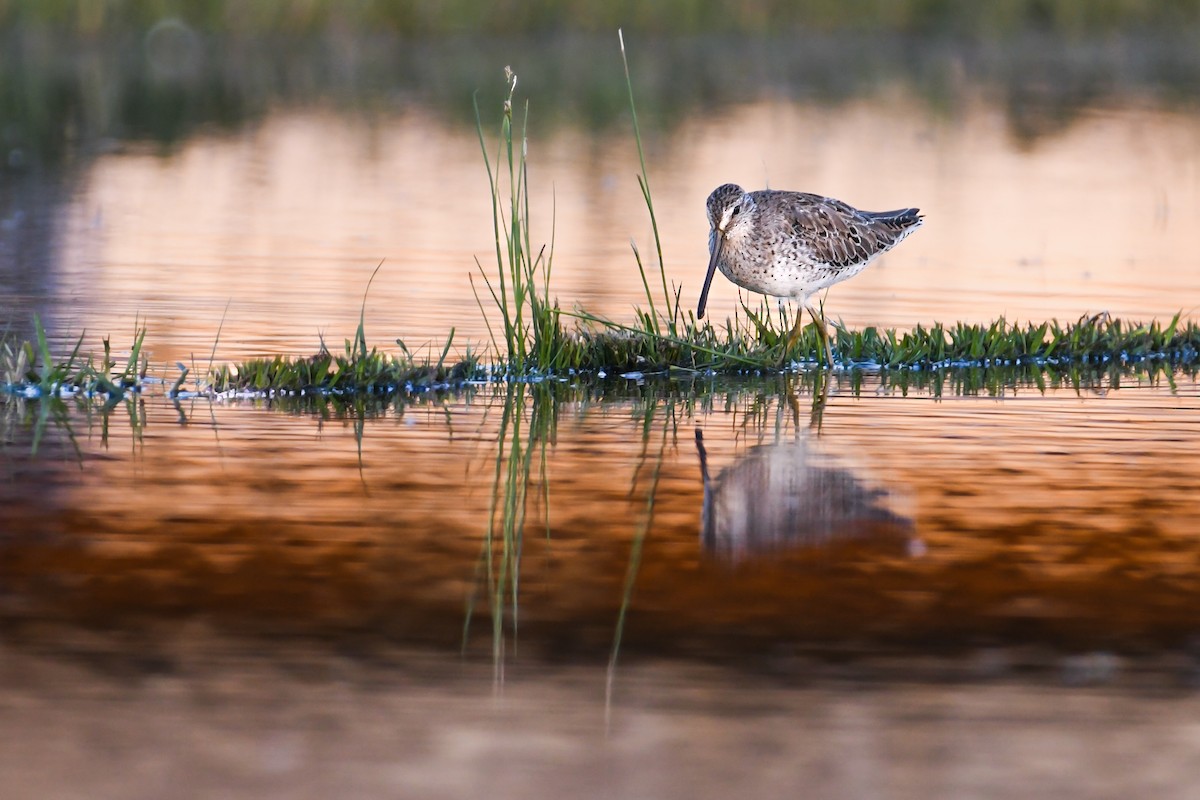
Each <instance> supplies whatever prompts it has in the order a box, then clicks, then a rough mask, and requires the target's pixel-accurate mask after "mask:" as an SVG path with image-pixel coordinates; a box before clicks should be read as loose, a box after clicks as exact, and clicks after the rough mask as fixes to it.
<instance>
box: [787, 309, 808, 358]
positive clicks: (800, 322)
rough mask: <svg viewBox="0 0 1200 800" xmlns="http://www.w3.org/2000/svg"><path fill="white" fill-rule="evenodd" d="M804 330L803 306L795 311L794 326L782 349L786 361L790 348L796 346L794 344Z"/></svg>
mask: <svg viewBox="0 0 1200 800" xmlns="http://www.w3.org/2000/svg"><path fill="white" fill-rule="evenodd" d="M802 330H804V306H800V307H799V308H797V309H796V324H794V325H792V331H791V333H789V334H788V338H787V344H786V345H785V346H784V348H783V357H784V359H785V360H786V359H787V357H788V353H790V352H792V348H793V347H795V346H796V342H798V341H799V340H800V332H801V331H802Z"/></svg>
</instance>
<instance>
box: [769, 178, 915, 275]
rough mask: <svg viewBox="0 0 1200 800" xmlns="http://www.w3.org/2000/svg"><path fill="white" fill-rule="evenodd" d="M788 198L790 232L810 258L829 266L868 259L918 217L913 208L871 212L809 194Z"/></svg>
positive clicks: (894, 240)
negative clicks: (789, 201) (803, 245)
mask: <svg viewBox="0 0 1200 800" xmlns="http://www.w3.org/2000/svg"><path fill="white" fill-rule="evenodd" d="M792 198H793V199H792V202H791V203H789V208H788V213H787V217H788V219H789V221H790V224H791V226H792V232H793V235H795V236H796V237H797V238H798V239H799V240H800V241H803V242H804V244H805V245H806V246H807V247H808V249H809V252H810V256H811V258H812V259H813V261H815V262H817V263H820V264H828V265H829V266H831V267H847V266H850V265H851V264H859V263H862V262H864V261H869V260H870V259H872V258H874V257H875V256H877V255H879V254H880V253H882V252H884V251H885V250H889V249H891V248H892V247H893V246H894V245H895V244H896V243H897V242H899V241H900V240H901V239H903V238H904V236H905V234H906V233H907V231H908V230H910V229H911V228H912V227H913V226H915V225H916V224H918V223H919V221H920V217H919V216H917V211H916V209H905V210H903V211H892V212H886V213H883V214H875V213H872V212H867V211H859V210H857V209H855V208H852V207H850V206H848V205H846V204H845V203H843V202H841V201H840V200H834V199H832V198H828V197H820V196H818V195H813V194H801V193H797V194H794V195H792Z"/></svg>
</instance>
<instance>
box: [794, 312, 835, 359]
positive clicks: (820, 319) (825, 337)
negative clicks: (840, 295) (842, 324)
mask: <svg viewBox="0 0 1200 800" xmlns="http://www.w3.org/2000/svg"><path fill="white" fill-rule="evenodd" d="M807 308H808V313H809V314H811V315H812V319H813V322H815V323H817V335H818V336H820V337H821V344H823V345H825V366H827V367H829V368H830V369H832V368H833V347H832V346H831V345H830V344H829V330H828V329H827V328H826V327H825V314H824V313H822V312H821V311H818V310H817V309H815V308H813V307H812V306H807ZM796 324H797V325H799V324H800V315H797V316H796Z"/></svg>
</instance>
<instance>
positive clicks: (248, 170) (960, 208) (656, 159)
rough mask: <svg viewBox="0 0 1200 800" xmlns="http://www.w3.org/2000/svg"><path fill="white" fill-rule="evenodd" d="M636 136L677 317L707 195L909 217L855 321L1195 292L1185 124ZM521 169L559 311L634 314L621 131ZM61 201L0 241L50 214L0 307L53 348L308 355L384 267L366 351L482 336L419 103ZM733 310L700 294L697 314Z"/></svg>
mask: <svg viewBox="0 0 1200 800" xmlns="http://www.w3.org/2000/svg"><path fill="white" fill-rule="evenodd" d="M537 111H538V108H537V99H536V98H533V99H532V100H531V112H530V113H531V115H532V116H533V117H534V119H536V116H537ZM493 116H498V115H493ZM491 127H492V126H489V134H490V133H492V131H491ZM649 139H650V141H649V142H648V161H649V171H650V181H651V188H652V191H653V195H654V199H655V209H656V212H657V214H658V218H659V225H660V232H661V235H662V244H663V255H664V259H665V266H666V272H667V276H668V281H669V283H670V285H672V286H679V287H682V302H683V304H684V305H685V306H687V307H694V305H695V302H696V299H697V294H698V291H699V288H700V283H701V281H702V278H703V270H704V266H705V264H706V256H707V251H706V247H707V230H708V226H707V221H706V219H705V215H704V199H705V197H706V196H707V195H708V193H709V192H710V191H711V190H712V189H713V188H714V187H715V186H717V185H718V184H720V183H723V182H728V181H736V182H739V183H741V184H742V185H743V186H745V187H747V188H760V187H763V186H771V187H774V188H789V189H804V190H808V191H815V192H818V193H823V194H828V195H832V196H836V197H839V198H842V199H845V200H846V201H848V202H850V203H852V204H854V205H857V206H859V207H862V208H867V209H888V208H895V207H901V206H909V205H915V206H920V207H921V209H922V211H923V212H924V213H925V214H926V217H927V223H926V225H925V227H924V228H923V229H922V230H921V231H920V232H919V234H918V235H916V236H914V237H912V238H911V239H910V240H908V241H906V242H905V243H904V245H903V246H902V247H900V248H898V249H897V250H896V251H894V252H893V253H890V254H888V256H887V257H886V258H885V259H883V260H882V261H881V262H879V263H878V264H877V265H875V266H872V267H871V268H870V269H869V270H867V271H866V272H865V273H863V274H862V275H860V276H858V277H856V278H855V279H854V280H853V281H851V282H849V283H847V284H843V285H841V286H838V287H835V288H834V289H833V290H831V291H830V293H829V295H828V297H827V299H826V307H827V310H828V312H829V315H830V316H831V317H832V318H834V319H841V320H843V321H844V322H845V323H846V324H848V325H851V326H854V327H861V326H864V325H879V326H901V327H909V326H912V325H914V324H916V323H924V324H930V323H933V322H935V321H941V322H953V321H956V320H967V321H972V322H981V321H990V320H992V319H995V318H997V317H999V316H1002V315H1003V316H1007V317H1008V318H1009V319H1010V320H1022V321H1024V320H1037V321H1041V320H1045V319H1049V318H1051V317H1055V318H1058V319H1061V320H1064V321H1065V320H1073V319H1076V318H1078V317H1079V316H1081V315H1083V314H1085V313H1096V312H1099V311H1108V312H1109V313H1111V314H1113V315H1114V316H1119V317H1122V318H1127V319H1129V318H1132V319H1139V320H1146V319H1150V318H1160V319H1161V318H1167V319H1169V318H1170V317H1171V316H1172V315H1173V314H1174V313H1176V312H1177V311H1181V310H1182V311H1183V312H1184V313H1185V314H1190V313H1192V311H1193V309H1194V305H1195V298H1196V297H1197V296H1200V271H1198V270H1197V269H1196V268H1195V267H1196V262H1197V245H1196V243H1195V237H1194V236H1193V231H1192V221H1193V220H1194V219H1196V218H1197V216H1198V215H1200V144H1198V142H1200V123H1198V122H1197V120H1196V118H1195V117H1193V116H1190V115H1181V114H1175V113H1169V112H1163V111H1158V110H1154V109H1140V108H1116V109H1096V110H1095V111H1093V112H1090V113H1086V114H1083V115H1082V117H1081V118H1080V119H1078V120H1077V121H1076V122H1075V123H1074V124H1073V125H1071V126H1070V127H1068V128H1067V129H1066V130H1064V131H1061V132H1060V133H1057V134H1055V135H1051V136H1046V137H1044V138H1040V139H1037V140H1034V141H1033V142H1032V143H1027V142H1024V141H1018V140H1016V139H1015V138H1014V137H1013V136H1012V134H1011V132H1010V131H1009V129H1008V128H1007V126H1006V124H1005V118H1004V116H1003V114H1002V113H1001V112H1000V111H999V110H998V109H993V108H992V107H990V106H989V105H988V104H986V103H984V102H982V101H976V102H971V103H969V104H967V105H966V107H964V108H962V109H959V110H958V111H956V112H955V113H953V114H951V115H949V116H938V115H933V114H931V113H930V112H929V111H928V109H925V108H923V107H922V106H921V105H920V104H919V103H918V102H917V101H914V100H912V99H906V98H905V97H904V96H903V94H899V95H895V96H893V95H885V96H884V97H882V98H877V99H874V100H871V101H866V100H863V101H855V102H847V103H845V104H843V105H839V106H834V107H829V106H826V105H822V106H817V105H807V104H803V103H784V102H772V101H759V102H754V103H748V104H745V105H739V106H735V107H732V108H728V109H725V110H724V111H722V112H721V113H720V114H717V115H700V114H698V115H697V116H695V117H694V118H692V119H688V120H686V121H684V122H683V123H681V124H680V125H679V126H678V127H677V128H675V129H673V130H671V131H669V132H663V133H659V134H654V135H651V136H650V137H649ZM492 157H493V159H494V157H495V154H494V153H493V154H492ZM529 162H530V169H529V179H530V186H531V193H532V219H533V235H534V237H535V240H534V243H533V244H534V246H535V247H540V246H541V245H542V244H545V245H547V247H548V246H549V245H550V244H551V243H553V253H554V262H553V263H554V273H553V284H552V287H553V288H552V291H553V293H554V294H555V295H556V296H557V298H558V299H559V301H560V303H561V304H562V305H563V306H564V307H565V308H568V309H571V308H575V307H577V306H578V307H582V308H583V309H586V310H588V311H590V312H592V313H598V314H602V315H606V316H609V317H611V318H613V319H616V320H618V321H629V320H630V319H631V318H632V307H633V306H634V305H635V304H639V305H643V306H645V305H646V299H645V294H644V290H643V287H642V283H641V279H640V277H639V276H638V272H637V268H636V262H635V259H634V256H633V253H632V250H631V247H630V241H631V240H633V241H635V242H636V244H637V246H638V248H639V250H640V251H641V253H642V256H643V258H644V259H645V260H646V261H647V262H648V263H649V265H650V266H651V267H653V266H654V265H653V261H654V242H653V237H652V235H651V230H650V222H649V216H648V213H647V211H646V209H645V206H644V203H643V202H642V199H641V195H640V192H639V189H638V185H637V181H636V173H637V170H638V166H637V164H638V162H637V154H636V148H635V145H634V141H633V137H632V134H630V133H625V132H623V131H612V132H608V133H606V134H603V135H601V134H595V135H590V134H583V133H580V132H578V131H576V130H572V129H552V130H549V131H547V132H546V133H544V134H542V133H540V132H539V131H538V129H537V127H536V126H534V133H533V134H532V135H531V141H530V143H529ZM65 192H66V197H65V198H63V200H62V203H61V206H59V207H56V208H50V209H26V210H15V211H9V214H10V215H15V216H13V219H12V221H10V225H11V226H12V228H13V231H12V235H20V231H21V228H22V227H28V226H31V225H34V224H35V223H36V222H37V221H38V220H39V218H40V217H42V216H44V215H47V214H49V215H51V217H50V219H51V220H52V227H51V230H50V231H48V235H49V239H48V240H46V241H45V246H47V247H51V248H53V252H51V253H50V254H49V255H48V261H49V263H48V264H46V266H45V274H44V275H42V276H41V280H42V281H43V282H44V286H45V296H42V297H38V296H34V297H25V298H22V297H17V298H15V299H17V300H18V301H21V302H22V303H23V304H32V305H33V306H35V307H37V308H41V309H42V310H43V313H45V314H46V315H48V316H49V317H50V319H51V320H52V322H53V332H54V333H56V334H57V335H59V336H61V337H64V338H71V337H76V336H78V335H79V334H80V333H81V332H84V331H86V332H88V333H89V334H90V335H91V337H92V339H93V340H98V339H99V338H100V337H102V336H105V335H107V336H111V337H112V339H113V341H114V344H117V345H120V344H122V343H125V342H127V341H129V340H131V339H132V336H133V331H134V329H135V325H136V324H144V325H146V326H147V328H148V329H149V336H148V342H149V347H150V355H151V358H152V359H153V360H154V361H156V362H159V363H162V364H173V363H174V362H175V361H185V362H189V361H190V360H191V359H192V357H193V356H195V357H196V358H200V357H201V356H203V357H204V363H207V359H208V356H209V355H210V354H211V353H212V351H213V347H214V344H215V345H216V355H217V358H218V359H223V360H230V359H236V358H241V357H244V356H248V355H260V354H272V353H287V354H298V353H307V352H311V351H313V350H315V349H316V347H317V345H318V342H319V341H320V337H321V336H322V335H323V336H324V337H325V338H326V340H327V342H331V343H332V344H335V345H336V344H340V342H341V341H342V339H344V338H345V337H347V336H352V335H353V331H354V329H355V327H356V325H357V323H358V317H359V312H360V309H361V308H362V301H363V295H364V293H365V291H366V288H367V279H368V277H369V276H370V274H371V271H372V270H373V269H374V268H375V266H376V265H377V264H379V263H380V262H381V261H382V262H383V269H382V271H381V273H380V276H379V278H378V279H377V280H376V281H375V283H374V284H373V286H372V287H371V293H370V296H369V297H368V298H367V303H366V322H367V332H368V334H369V336H371V337H372V339H373V341H376V342H378V343H380V344H382V345H388V344H391V343H392V341H393V340H394V339H396V338H401V339H403V340H404V341H405V342H406V343H407V344H408V345H409V346H410V347H421V346H433V347H435V348H439V346H440V345H441V344H442V343H444V341H445V340H446V338H447V336H448V335H449V333H450V330H451V329H452V328H453V329H454V330H455V343H456V345H458V347H459V348H460V349H461V348H465V347H466V346H468V345H470V346H473V347H474V348H475V349H476V350H477V351H478V350H480V349H482V348H483V347H485V346H487V345H489V344H490V338H489V334H488V329H487V327H486V324H485V322H484V318H483V316H482V314H481V313H480V310H479V306H478V302H477V297H476V294H478V300H482V301H483V302H484V305H485V306H488V307H490V306H491V302H490V298H489V295H488V293H487V289H486V287H485V285H484V284H483V282H482V280H481V279H480V278H481V276H480V275H479V269H478V267H477V266H476V259H479V261H480V262H481V263H482V265H483V270H484V272H485V273H486V274H488V275H489V276H491V277H492V278H493V279H494V277H495V275H494V272H495V241H494V238H493V227H492V221H491V205H490V198H489V194H488V186H487V177H486V172H485V169H484V166H483V159H482V155H481V153H480V150H479V144H478V140H477V137H476V135H475V132H474V131H471V130H467V129H462V128H457V127H449V126H448V125H447V124H446V123H444V122H441V121H439V120H438V119H436V118H433V117H431V116H428V115H425V114H422V113H420V112H417V111H413V112H409V113H403V114H399V115H397V116H396V117H389V118H385V119H382V120H376V121H373V122H372V123H371V124H367V123H365V122H362V121H357V120H355V119H354V118H347V117H341V116H335V115H333V114H331V113H322V112H321V111H319V110H287V109H284V110H280V111H278V112H275V113H272V114H270V115H269V116H268V117H267V118H266V119H265V120H263V121H262V122H261V123H260V124H258V125H256V126H254V127H253V128H252V129H250V130H247V131H245V132H243V133H239V134H236V135H235V134H230V135H221V136H212V135H203V134H201V135H198V136H196V137H194V138H192V139H190V140H188V141H186V142H184V143H182V144H181V145H180V146H179V148H178V152H175V153H172V154H170V155H160V154H158V153H154V152H141V151H139V150H138V149H133V150H130V151H128V152H116V153H112V154H109V155H104V156H101V157H99V158H97V159H96V160H95V161H94V162H92V163H90V164H89V165H88V167H87V168H86V169H85V170H84V171H82V173H81V174H79V175H77V176H73V177H72V179H71V182H70V184H69V185H68V186H67V187H66V189H65ZM18 211H20V213H18ZM42 221H43V222H44V221H45V220H42ZM29 235H30V236H34V235H36V236H42V235H44V234H43V233H42V232H38V233H37V234H29ZM472 274H474V276H475V282H474V287H473V286H472V283H471V276H472ZM660 284H661V281H654V282H653V283H652V287H655V291H656V301H657V302H658V303H659V305H660V306H661V304H662V298H661V293H662V290H661V285H660ZM746 299H750V300H752V301H753V298H746ZM737 304H738V294H737V291H736V289H735V287H733V286H732V285H731V284H728V283H726V282H724V281H719V282H718V283H717V287H716V290H715V291H714V294H713V299H712V315H713V317H714V318H716V319H718V320H721V319H724V318H725V317H726V316H727V315H729V314H732V312H733V311H734V310H735V308H736V307H737ZM227 307H228V311H226V308H227ZM222 320H223V321H224V325H222ZM493 321H494V320H493ZM218 330H220V336H219V337H218ZM439 349H440V348H439ZM460 351H461V350H460Z"/></svg>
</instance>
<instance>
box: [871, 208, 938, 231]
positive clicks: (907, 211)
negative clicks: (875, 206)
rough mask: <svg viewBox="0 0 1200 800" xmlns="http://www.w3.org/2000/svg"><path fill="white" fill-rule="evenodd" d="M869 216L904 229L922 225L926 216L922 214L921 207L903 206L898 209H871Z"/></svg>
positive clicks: (890, 225)
mask: <svg viewBox="0 0 1200 800" xmlns="http://www.w3.org/2000/svg"><path fill="white" fill-rule="evenodd" d="M867 216H869V217H870V218H871V219H873V220H875V221H876V222H882V223H883V224H884V225H887V226H889V227H893V228H897V229H900V230H903V229H905V228H915V227H917V226H918V225H920V224H921V223H922V222H923V221H924V219H925V217H923V216H921V209H919V208H902V209H899V210H898V211H869V212H867Z"/></svg>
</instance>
